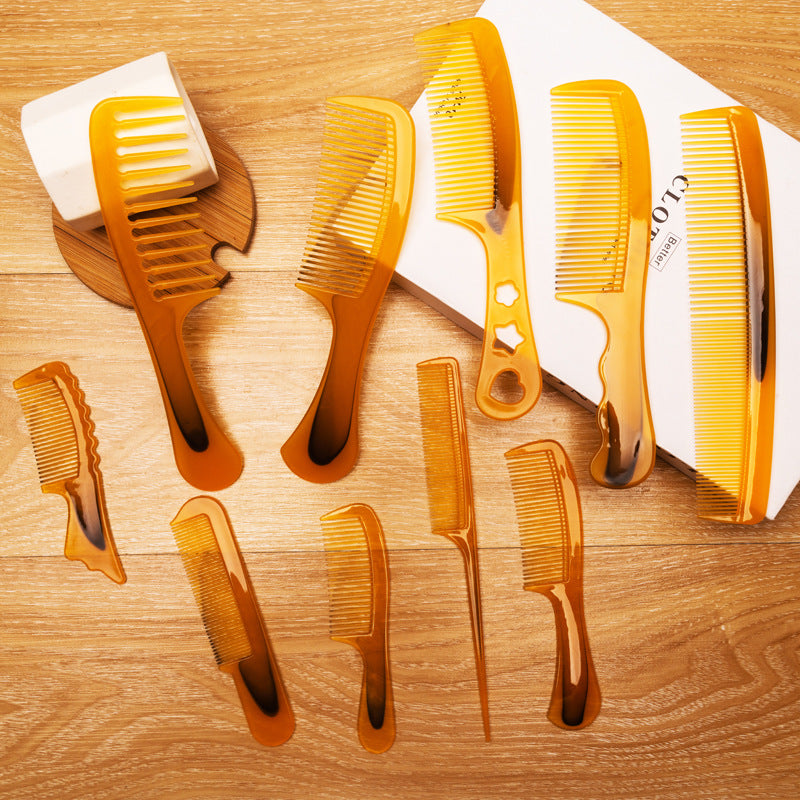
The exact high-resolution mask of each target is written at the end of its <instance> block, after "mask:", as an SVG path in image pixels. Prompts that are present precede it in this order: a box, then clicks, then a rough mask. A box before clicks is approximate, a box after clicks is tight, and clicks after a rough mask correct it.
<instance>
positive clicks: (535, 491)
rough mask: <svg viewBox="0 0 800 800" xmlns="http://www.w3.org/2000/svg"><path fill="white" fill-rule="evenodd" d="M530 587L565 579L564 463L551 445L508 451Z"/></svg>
mask: <svg viewBox="0 0 800 800" xmlns="http://www.w3.org/2000/svg"><path fill="white" fill-rule="evenodd" d="M506 460H507V464H508V471H509V475H510V476H511V488H512V491H513V494H514V501H515V503H516V508H517V521H518V525H519V534H520V544H521V545H522V578H523V585H524V587H525V588H526V589H536V588H538V587H542V586H547V585H550V584H555V583H565V582H566V581H567V580H568V579H569V577H570V576H569V575H568V574H567V564H568V558H567V555H568V547H569V528H568V520H567V508H566V503H565V500H564V493H563V490H562V486H561V475H560V467H559V465H558V463H557V461H556V459H555V456H554V454H553V452H552V451H551V450H549V449H544V450H537V451H530V452H519V451H512V452H511V453H510V454H508V453H507V454H506Z"/></svg>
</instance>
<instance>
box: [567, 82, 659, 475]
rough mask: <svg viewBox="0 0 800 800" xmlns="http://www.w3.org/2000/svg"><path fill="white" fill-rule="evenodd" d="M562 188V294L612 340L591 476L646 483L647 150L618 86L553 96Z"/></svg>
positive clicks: (590, 86)
mask: <svg viewBox="0 0 800 800" xmlns="http://www.w3.org/2000/svg"><path fill="white" fill-rule="evenodd" d="M551 94H552V114H553V146H554V156H555V188H556V297H557V298H558V299H559V300H564V301H566V302H569V303H575V304H576V305H579V306H582V307H584V308H588V309H589V310H590V311H593V312H594V313H596V314H597V315H599V317H600V319H602V320H603V324H604V325H605V328H606V333H607V336H608V339H607V343H606V348H605V351H604V352H603V355H602V357H601V359H600V365H599V369H600V378H601V380H602V382H603V398H602V400H601V401H600V404H599V405H598V408H597V424H598V427H599V428H600V433H601V437H602V442H601V445H600V449H599V450H598V452H597V454H596V455H595V457H594V459H593V460H592V463H591V474H592V477H593V478H594V479H595V481H597V482H598V483H599V484H601V485H603V486H607V487H609V488H616V489H619V488H626V487H628V486H634V485H636V484H637V483H641V481H643V480H644V479H645V478H646V477H647V476H648V475H649V474H650V472H651V471H652V469H653V465H654V463H655V457H656V445H655V433H654V430H653V421H652V417H651V414H650V402H649V398H648V394H647V380H646V374H645V357H644V301H645V286H646V281H647V269H648V258H649V252H650V203H651V197H650V151H649V147H648V143H647V131H646V130H645V125H644V118H643V117H642V112H641V109H640V108H639V103H638V101H637V100H636V97H635V96H634V94H633V92H632V91H631V90H630V89H629V88H628V87H627V86H625V85H624V84H622V83H620V82H619V81H606V80H590V81H578V82H576V83H566V84H563V85H562V86H557V87H555V88H554V89H552V90H551Z"/></svg>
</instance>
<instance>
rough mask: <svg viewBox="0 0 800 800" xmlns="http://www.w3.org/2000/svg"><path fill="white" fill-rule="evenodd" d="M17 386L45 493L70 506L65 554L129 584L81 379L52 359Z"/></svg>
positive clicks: (24, 376) (19, 381)
mask: <svg viewBox="0 0 800 800" xmlns="http://www.w3.org/2000/svg"><path fill="white" fill-rule="evenodd" d="M14 389H15V390H16V392H17V397H18V398H19V402H20V404H21V405H22V411H23V414H24V415H25V421H26V423H27V425H28V431H29V432H30V436H31V441H32V442H33V450H34V453H35V455H36V463H37V466H38V470H39V482H40V484H41V488H42V492H43V493H45V494H60V495H61V496H62V497H63V498H64V499H65V500H66V501H67V506H68V507H69V512H68V517H67V538H66V542H65V544H64V555H65V556H66V557H67V558H68V559H70V560H72V561H82V562H83V563H84V564H85V565H86V566H87V567H88V568H89V569H90V570H98V571H99V572H102V573H103V574H105V575H107V576H108V577H109V578H111V580H112V581H114V582H115V583H125V580H126V578H125V571H124V570H123V568H122V564H121V562H120V559H119V555H118V553H117V548H116V545H115V544H114V537H113V536H112V534H111V526H110V525H109V523H108V513H107V511H106V501H105V493H104V491H103V478H102V475H101V474H100V457H99V456H98V454H97V439H96V438H95V435H94V430H95V429H94V422H92V419H91V416H90V413H91V412H90V409H89V406H88V405H87V403H86V397H85V395H84V393H83V392H82V391H81V388H80V386H79V385H78V379H77V378H76V377H75V376H74V375H73V374H72V372H71V371H70V369H69V367H68V366H67V365H66V364H64V363H63V362H61V361H50V362H49V363H47V364H43V365H42V366H41V367H37V368H36V369H34V370H31V372H28V373H26V374H25V375H23V376H22V377H20V378H17V379H16V380H15V381H14Z"/></svg>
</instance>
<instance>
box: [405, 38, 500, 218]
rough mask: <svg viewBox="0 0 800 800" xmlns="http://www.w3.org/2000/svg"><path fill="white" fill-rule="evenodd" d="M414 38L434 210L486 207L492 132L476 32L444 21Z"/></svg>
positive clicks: (491, 184)
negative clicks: (426, 117) (431, 160)
mask: <svg viewBox="0 0 800 800" xmlns="http://www.w3.org/2000/svg"><path fill="white" fill-rule="evenodd" d="M414 40H415V42H416V45H417V50H418V52H419V56H420V60H421V62H422V69H423V72H424V75H425V80H426V84H427V85H426V89H425V94H426V96H427V100H428V111H429V117H430V121H431V133H432V137H433V153H434V161H435V168H436V199H437V211H438V212H439V213H440V214H446V213H453V212H456V213H457V212H469V211H489V210H491V209H493V208H494V206H495V195H496V192H495V183H496V175H495V171H496V170H495V136H494V127H493V115H492V106H491V100H490V97H489V93H488V91H487V81H486V75H485V73H484V68H483V65H482V62H481V56H480V52H479V50H478V47H477V45H476V41H475V37H474V36H473V35H472V34H471V33H470V32H469V31H456V30H452V29H450V28H447V27H445V28H435V29H433V30H432V31H426V32H424V33H421V34H419V35H417V36H415V37H414Z"/></svg>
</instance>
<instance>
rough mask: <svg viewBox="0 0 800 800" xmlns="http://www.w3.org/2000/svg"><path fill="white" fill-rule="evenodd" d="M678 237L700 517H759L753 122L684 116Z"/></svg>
mask: <svg viewBox="0 0 800 800" xmlns="http://www.w3.org/2000/svg"><path fill="white" fill-rule="evenodd" d="M681 124H682V129H683V158H684V170H685V173H686V177H687V179H688V181H689V186H688V188H687V190H686V232H687V244H688V252H689V295H690V306H691V328H692V370H693V384H694V387H693V388H694V415H695V422H694V426H695V465H696V468H697V511H698V514H699V516H701V517H706V518H708V519H715V520H721V521H724V522H736V523H755V522H758V521H760V520H761V519H763V518H764V515H765V514H766V510H767V500H768V498H769V484H770V474H771V471H772V441H773V425H774V408H775V312H774V309H775V297H774V292H775V288H774V278H773V273H772V244H771V225H770V213H769V191H768V186H767V172H766V167H765V164H764V151H763V147H762V144H761V134H760V132H759V128H758V120H757V119H756V116H755V114H753V112H752V111H750V110H749V109H746V108H742V107H737V106H734V107H730V108H717V109H711V110H708V111H699V112H696V113H692V114H685V115H683V116H682V117H681Z"/></svg>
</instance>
